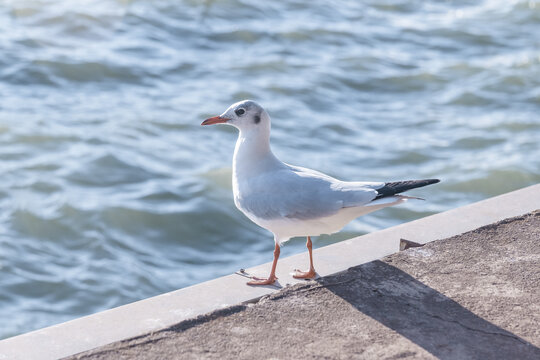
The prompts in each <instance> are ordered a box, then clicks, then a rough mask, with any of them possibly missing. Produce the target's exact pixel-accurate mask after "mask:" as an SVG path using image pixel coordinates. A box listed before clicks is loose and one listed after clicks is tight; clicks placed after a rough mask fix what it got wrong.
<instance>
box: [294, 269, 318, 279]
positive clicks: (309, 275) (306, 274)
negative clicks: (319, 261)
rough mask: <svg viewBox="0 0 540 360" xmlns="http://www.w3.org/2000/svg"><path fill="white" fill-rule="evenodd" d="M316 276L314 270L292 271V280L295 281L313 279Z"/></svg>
mask: <svg viewBox="0 0 540 360" xmlns="http://www.w3.org/2000/svg"><path fill="white" fill-rule="evenodd" d="M316 276H317V273H316V272H315V269H309V271H301V270H298V269H294V274H293V278H295V279H313V278H314V277H316Z"/></svg>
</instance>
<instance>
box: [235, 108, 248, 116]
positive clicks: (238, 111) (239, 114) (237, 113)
mask: <svg viewBox="0 0 540 360" xmlns="http://www.w3.org/2000/svg"><path fill="white" fill-rule="evenodd" d="M234 112H235V114H236V115H238V116H242V115H244V114H245V113H246V110H244V109H242V108H240V109H237V110H234Z"/></svg>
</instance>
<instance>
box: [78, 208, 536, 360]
mask: <svg viewBox="0 0 540 360" xmlns="http://www.w3.org/2000/svg"><path fill="white" fill-rule="evenodd" d="M409 240H412V241H414V239H409ZM539 299H540V211H536V212H535V213H533V214H529V215H526V216H522V217H518V218H513V219H508V220H505V221H502V222H500V223H497V224H493V225H489V226H485V227H482V228H480V229H477V230H474V231H471V232H468V233H465V234H462V235H459V236H455V237H452V238H449V239H445V240H441V241H436V242H432V243H430V244H428V245H426V246H424V247H416V248H411V249H408V250H406V251H403V252H401V253H397V254H394V255H391V256H388V257H386V258H383V259H382V260H380V261H374V262H371V263H367V264H364V265H361V266H357V267H354V268H351V269H349V270H348V271H346V272H344V273H341V274H338V275H334V276H328V277H325V278H322V279H319V280H318V281H311V282H306V284H301V285H295V286H292V287H290V288H286V289H284V290H282V291H280V292H278V293H276V294H274V295H270V296H267V297H264V298H262V299H261V300H260V301H259V302H258V303H256V304H250V305H239V306H236V307H232V308H228V309H224V310H221V311H218V312H215V313H212V314H209V315H206V316H202V317H199V318H197V319H194V320H190V321H184V322H182V323H180V324H178V325H176V326H174V327H172V328H169V329H165V330H162V331H159V332H155V333H152V334H147V335H144V336H141V337H138V338H134V339H130V340H126V341H122V342H117V343H113V344H110V345H107V346H104V347H101V348H97V349H94V350H92V351H89V352H85V353H82V354H79V355H77V356H74V357H72V358H71V359H111V358H114V359H175V358H177V359H201V358H202V359H254V358H262V359H270V358H272V359H306V358H313V359H383V358H384V359H406V358H414V359H418V358H421V359H424V358H425V359H430V358H441V359H540V326H539V324H540V300H539Z"/></svg>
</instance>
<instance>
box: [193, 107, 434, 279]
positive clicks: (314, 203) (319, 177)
mask: <svg viewBox="0 0 540 360" xmlns="http://www.w3.org/2000/svg"><path fill="white" fill-rule="evenodd" d="M217 123H223V124H228V125H233V126H235V127H236V128H238V130H239V135H238V140H237V142H236V147H235V150H234V156H233V193H234V203H235V204H236V206H237V207H238V209H240V211H242V212H243V213H244V214H245V215H246V216H247V217H248V218H249V219H250V220H252V221H253V222H254V223H256V224H257V225H259V226H261V227H263V228H265V229H267V230H269V231H271V232H272V233H273V234H274V240H275V242H276V248H275V249H276V250H275V251H274V265H273V267H272V272H271V274H270V277H269V278H268V279H256V280H254V281H251V282H249V283H248V284H253V285H260V284H271V283H273V282H274V281H275V274H274V273H275V266H276V263H277V257H279V245H280V244H281V243H283V242H284V241H287V240H289V239H290V238H291V237H295V236H308V250H309V252H310V260H311V259H312V256H311V239H310V238H309V236H317V235H320V234H331V233H335V232H337V231H339V230H341V229H342V228H343V227H344V226H345V225H346V224H347V223H349V222H350V221H351V220H353V219H355V218H357V217H359V216H361V215H364V214H367V213H370V212H372V211H375V210H379V209H382V208H384V207H388V206H392V205H396V204H399V203H401V202H403V201H405V200H406V199H407V198H408V197H406V196H403V195H397V192H401V191H405V190H408V189H410V188H414V187H419V186H424V185H428V184H429V183H434V182H438V180H435V179H433V180H420V181H407V182H398V183H384V182H345V181H340V180H337V179H335V178H332V177H330V176H328V175H325V174H323V173H320V172H318V171H315V170H311V169H306V168H302V167H299V166H293V165H289V164H286V163H283V162H281V161H280V160H279V159H277V158H276V157H275V156H274V154H273V153H272V151H271V149H270V125H271V123H270V117H269V115H268V113H267V112H266V111H265V110H264V109H263V108H262V107H261V106H260V105H259V104H257V103H255V102H254V101H251V100H244V101H241V102H238V103H236V104H233V105H231V106H230V107H229V108H228V109H227V110H226V111H225V112H224V113H223V114H222V115H220V116H215V117H213V118H210V119H207V120H205V121H204V122H203V123H202V125H210V124H217ZM389 184H390V185H392V186H394V188H392V187H389V186H388V185H389ZM404 184H407V185H406V186H405V185H404ZM381 189H383V190H384V192H381ZM377 190H379V191H377ZM393 190H399V191H396V192H395V193H392V192H393ZM310 262H311V264H310V265H311V268H310V271H308V272H300V271H298V273H297V275H298V276H296V277H301V278H305V277H313V276H315V271H314V269H313V264H312V260H311V261H310Z"/></svg>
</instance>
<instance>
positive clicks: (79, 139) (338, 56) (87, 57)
mask: <svg viewBox="0 0 540 360" xmlns="http://www.w3.org/2000/svg"><path fill="white" fill-rule="evenodd" d="M538 34H540V2H538V1H502V0H501V1H458V2H455V1H454V2H441V1H435V2H414V1H408V0H407V1H405V0H403V1H399V0H395V1H393V0H389V1H383V2H382V1H380V0H372V1H335V2H329V1H309V2H308V1H294V0H287V1H279V2H271V3H270V2H260V1H255V0H250V1H235V0H221V1H206V2H200V1H194V0H191V1H188V0H185V1H172V0H169V1H127V0H124V1H120V0H117V1H113V0H103V1H89V0H88V1H69V0H65V1H60V0H57V1H44V0H35V1H29V0H28V1H26V0H19V1H15V0H14V1H0V159H1V161H0V166H1V168H2V177H1V181H0V224H1V225H0V273H1V276H0V318H1V319H2V321H1V325H0V338H4V337H9V336H12V335H16V334H19V333H23V332H26V331H30V330H33V329H37V328H41V327H44V326H48V325H52V324H55V323H59V322H62V321H65V320H69V319H73V318H76V317H79V316H82V315H86V314H90V313H94V312H97V311H100V310H104V309H108V308H111V307H114V306H118V305H121V304H125V303H129V302H132V301H135V300H139V299H142V298H146V297H149V296H152V295H156V294H160V293H163V292H166V291H171V290H174V289H178V288H181V287H185V286H188V285H191V284H195V283H198V282H201V281H204V280H208V279H212V278H215V277H218V276H221V275H225V274H229V273H231V272H233V271H235V270H237V269H238V268H240V267H248V266H252V265H256V264H259V263H263V262H267V261H270V260H271V256H272V248H273V243H272V238H271V236H270V234H269V233H267V232H266V231H265V230H262V229H260V228H258V227H257V226H255V225H254V224H252V223H250V221H249V220H247V219H246V218H245V217H244V216H243V215H242V214H241V213H240V212H239V211H237V210H236V209H235V207H234V204H233V201H232V195H231V181H230V177H231V158H232V151H233V148H234V142H235V139H236V133H235V132H234V131H233V129H232V128H228V127H224V126H221V127H218V126H214V127H201V126H199V124H200V122H201V121H202V120H203V119H205V118H207V117H209V116H212V115H217V114H220V113H221V112H222V111H223V110H225V109H226V108H227V107H228V106H229V105H230V104H231V103H233V102H235V101H238V100H241V99H245V98H251V99H254V100H257V101H259V102H260V103H261V104H263V106H265V107H266V108H267V109H268V111H269V112H270V114H271V116H272V117H273V135H272V143H273V149H274V152H275V154H276V155H277V156H278V157H280V158H281V159H282V160H284V161H287V162H290V163H293V164H298V165H304V166H309V167H312V168H315V169H318V170H320V171H323V172H326V173H329V174H331V175H334V176H337V177H339V178H342V179H346V180H400V179H409V178H432V177H439V178H441V179H442V180H443V182H442V183H441V184H438V185H434V186H431V187H429V188H424V189H421V190H417V191H415V192H414V194H417V195H420V196H423V197H426V198H427V199H428V201H426V202H410V203H408V204H406V205H403V206H400V207H396V208H391V209H385V210H383V211H380V212H377V213H374V214H371V215H368V216H365V217H363V218H360V219H358V220H356V221H354V222H352V223H351V224H350V225H349V226H347V228H346V229H345V230H344V231H343V232H342V233H341V234H337V235H334V236H331V237H329V236H323V237H321V238H319V239H318V240H317V241H316V242H315V245H316V246H323V245H326V244H330V243H333V242H336V241H340V240H342V239H345V238H350V237H352V236H356V235H361V234H365V233H367V232H370V231H374V230H377V229H382V228H385V227H389V226H392V225H396V224H400V223H403V222H405V221H409V220H413V219H416V218H420V217H423V216H426V215H430V214H434V213H437V212H441V211H444V210H448V209H452V208H455V207H457V206H460V205H464V204H468V203H472V202H475V201H478V200H482V199H485V198H488V197H491V196H494V195H498V194H501V193H505V192H508V191H511V190H514V189H518V188H521V187H524V186H527V185H531V184H534V183H537V182H539V181H540V142H539V140H540V118H539V111H540V37H538ZM300 251H304V241H303V240H302V241H299V240H296V241H295V240H292V241H291V242H290V243H288V244H287V245H286V246H285V247H284V249H283V256H288V255H291V254H293V253H298V252H300Z"/></svg>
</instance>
